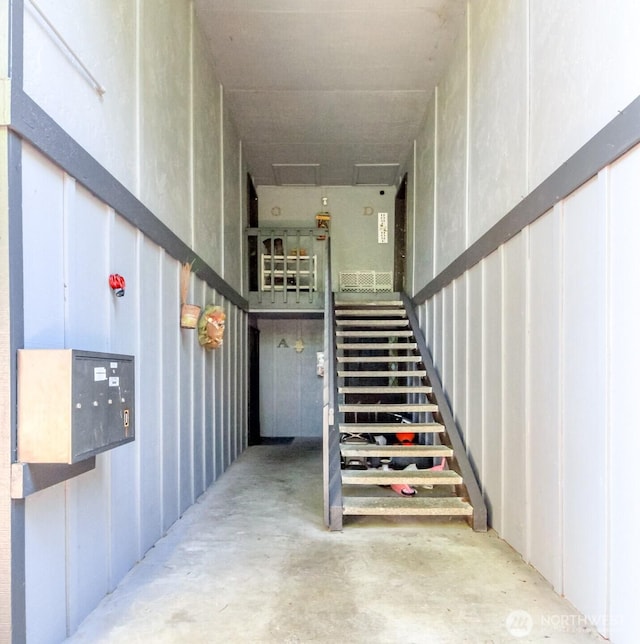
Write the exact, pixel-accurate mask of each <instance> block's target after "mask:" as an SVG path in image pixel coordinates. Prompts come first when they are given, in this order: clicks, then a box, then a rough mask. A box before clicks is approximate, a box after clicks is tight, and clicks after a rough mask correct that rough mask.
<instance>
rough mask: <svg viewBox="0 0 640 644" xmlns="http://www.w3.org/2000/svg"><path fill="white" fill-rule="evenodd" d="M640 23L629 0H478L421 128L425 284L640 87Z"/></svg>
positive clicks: (417, 205)
mask: <svg viewBox="0 0 640 644" xmlns="http://www.w3.org/2000/svg"><path fill="white" fill-rule="evenodd" d="M639 20H640V5H639V4H638V3H635V2H627V1H625V0H619V1H615V2H613V3H609V2H606V1H605V0H589V1H588V2H586V3H585V2H581V1H580V0H570V1H567V2H562V3H557V2H553V1H551V0H549V1H547V0H543V1H542V2H538V1H536V2H526V1H524V0H522V1H517V2H512V1H511V0H478V1H477V2H476V1H474V2H470V3H469V4H468V10H467V30H466V31H463V32H462V33H459V34H458V37H457V41H456V45H455V47H456V49H455V52H456V53H455V55H454V56H453V57H452V62H451V64H450V66H449V68H448V71H447V73H446V74H445V76H444V77H443V78H442V80H441V82H440V83H439V85H438V87H437V89H436V92H435V94H434V97H433V99H432V100H431V102H430V104H429V106H428V109H427V112H426V116H425V119H424V122H423V126H422V128H421V129H420V131H419V133H418V136H417V142H416V143H417V144H416V152H415V159H414V164H415V165H414V172H413V173H412V179H411V182H410V185H409V190H408V195H409V198H410V201H411V203H412V204H413V209H414V211H415V219H414V221H412V222H410V226H411V228H410V229H412V230H415V243H414V260H413V262H414V266H415V268H414V276H413V279H414V284H415V286H414V288H413V292H417V291H418V290H419V289H420V288H421V287H422V286H423V285H424V284H425V283H426V282H428V281H429V280H430V279H432V278H433V277H434V276H435V275H437V274H438V273H439V272H440V271H441V270H443V269H444V268H445V267H446V266H448V265H449V264H450V263H451V262H452V261H454V260H455V258H456V257H457V256H458V255H459V254H460V253H461V252H463V251H464V249H466V248H468V247H469V246H470V245H471V244H472V243H473V242H474V241H475V240H477V239H478V238H479V237H480V236H481V235H482V234H483V233H484V232H486V231H487V230H488V229H489V228H491V226H492V225H493V224H495V223H496V222H497V221H499V220H500V219H501V218H502V217H503V216H504V215H505V214H506V213H508V212H509V210H511V208H513V207H514V206H515V205H516V204H517V203H519V202H520V201H521V200H522V199H523V198H524V197H525V196H526V195H527V194H529V193H530V192H531V191H532V190H534V189H535V188H536V187H537V186H538V185H540V184H541V183H542V182H543V181H544V180H545V179H546V178H547V177H548V176H549V175H550V174H551V173H552V172H554V171H555V170H557V169H558V168H559V167H560V166H561V165H562V164H563V163H564V162H565V161H566V160H567V159H568V158H569V157H570V156H571V155H572V154H574V153H575V152H576V151H577V150H578V149H579V148H580V147H581V146H582V145H584V144H585V143H586V142H587V141H588V140H589V139H590V138H591V137H592V136H593V135H594V134H596V133H597V132H598V131H599V130H600V129H602V128H603V127H604V126H605V125H606V124H607V123H609V122H610V121H611V120H612V119H613V118H614V117H615V116H616V115H617V114H618V113H619V112H620V111H621V110H623V109H624V108H626V107H627V106H628V105H629V104H630V103H631V102H632V101H633V100H634V99H635V98H636V97H637V96H638V95H639V94H640V74H638V72H637V65H636V61H637V60H638V59H639V58H640V41H639V40H638V38H637V37H636V35H635V34H634V32H633V28H632V27H630V25H635V24H637V23H638V21H639ZM414 177H415V181H414V180H413V178H414Z"/></svg>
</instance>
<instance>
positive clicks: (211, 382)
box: [202, 287, 218, 487]
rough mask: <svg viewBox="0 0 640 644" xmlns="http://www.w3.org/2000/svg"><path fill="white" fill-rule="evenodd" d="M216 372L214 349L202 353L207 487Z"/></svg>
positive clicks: (212, 469)
mask: <svg viewBox="0 0 640 644" xmlns="http://www.w3.org/2000/svg"><path fill="white" fill-rule="evenodd" d="M205 294H206V295H205V298H204V302H205V303H206V304H207V305H208V304H211V303H213V301H214V294H213V289H211V288H209V287H207V288H206V289H205ZM215 379H216V374H215V351H205V353H204V383H203V392H202V398H203V400H202V402H203V405H204V443H203V452H204V454H203V455H204V461H205V487H209V485H211V483H213V481H215V479H216V441H215V431H216V407H217V406H218V405H217V398H216V382H215Z"/></svg>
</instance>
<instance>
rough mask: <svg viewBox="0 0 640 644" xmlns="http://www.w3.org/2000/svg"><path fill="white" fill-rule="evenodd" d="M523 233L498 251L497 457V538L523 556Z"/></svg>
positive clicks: (525, 425) (525, 493)
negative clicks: (499, 462)
mask: <svg viewBox="0 0 640 644" xmlns="http://www.w3.org/2000/svg"><path fill="white" fill-rule="evenodd" d="M527 248H528V232H524V233H520V234H519V235H516V236H515V237H514V238H512V239H511V240H509V242H507V243H506V244H505V245H504V247H503V276H502V284H503V303H504V306H503V308H502V360H503V371H502V422H503V429H502V445H503V447H502V453H503V458H504V460H503V468H502V471H503V479H502V485H503V509H502V514H503V523H502V531H501V536H502V537H503V538H504V539H505V540H506V541H508V542H509V543H510V544H511V545H512V546H513V547H514V548H515V549H516V550H517V551H518V552H526V549H527V541H526V537H527V534H526V530H527V523H526V521H527V512H526V508H527V504H528V502H529V498H528V490H527V481H528V476H527V467H528V461H527V449H526V448H527V443H526V441H527V428H528V417H527V415H526V387H527V373H528V367H529V365H528V362H527V359H528V356H527V352H526V346H527V341H528V336H529V330H528V328H527V326H526V322H527Z"/></svg>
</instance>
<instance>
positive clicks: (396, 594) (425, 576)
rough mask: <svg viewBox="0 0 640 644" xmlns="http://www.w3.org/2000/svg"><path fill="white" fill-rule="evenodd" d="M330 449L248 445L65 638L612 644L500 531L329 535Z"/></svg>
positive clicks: (374, 524) (377, 525) (285, 643)
mask: <svg viewBox="0 0 640 644" xmlns="http://www.w3.org/2000/svg"><path fill="white" fill-rule="evenodd" d="M321 458H322V456H321V446H320V443H319V442H318V441H316V440H310V439H296V440H295V441H294V442H293V443H291V444H290V445H260V446H256V447H251V448H249V449H248V450H247V451H246V452H245V453H244V454H243V455H242V456H241V457H240V458H239V459H238V460H237V461H236V462H235V463H234V464H233V465H232V466H231V467H230V468H229V470H228V471H227V472H226V473H225V474H224V475H223V476H222V477H221V478H220V479H219V480H218V482H217V483H215V485H213V486H212V487H211V488H210V489H209V490H208V491H207V492H206V493H205V494H203V495H202V497H201V498H200V499H199V500H198V502H197V503H196V504H195V505H194V506H192V507H191V508H190V509H189V510H188V511H187V512H186V513H185V515H184V516H183V518H182V519H181V520H179V521H178V522H177V523H176V524H175V525H174V526H173V527H172V528H171V530H170V531H169V533H168V534H167V535H166V537H164V538H163V539H161V540H160V541H159V542H158V543H157V544H156V546H155V547H154V548H152V549H151V551H149V552H148V553H147V555H146V556H145V558H144V559H143V560H142V561H141V562H140V563H139V564H138V565H137V566H136V567H135V568H134V569H133V570H132V571H131V572H130V573H129V574H128V575H127V576H126V577H125V579H124V580H123V581H122V583H121V584H120V586H119V587H118V588H117V589H116V590H115V592H113V593H112V594H111V595H109V596H107V597H106V598H105V599H104V600H103V601H102V603H101V604H100V606H99V607H98V608H97V609H96V610H95V611H94V612H93V613H92V614H91V615H89V617H88V618H87V619H86V620H85V621H84V622H83V623H82V624H81V626H80V629H79V630H78V631H77V633H76V634H75V635H74V636H73V637H71V638H70V639H69V640H67V641H68V642H75V643H81V642H90V643H91V644H96V643H100V642H117V643H125V642H126V643H127V644H132V643H135V642H142V643H145V644H146V643H151V642H153V643H154V644H159V643H165V642H166V643H174V642H189V643H190V644H200V643H202V644H205V643H206V644H210V643H218V642H220V643H223V642H224V643H225V644H227V643H232V644H235V643H238V644H244V643H247V644H271V643H274V644H275V643H278V644H294V643H301V642H327V643H329V642H331V643H332V644H333V643H337V642H353V643H356V644H360V643H362V644H365V643H366V644H375V643H380V644H396V643H397V644H410V643H415V644H418V643H429V644H431V643H439V642H443V643H444V642H447V643H448V642H451V643H456V644H458V643H462V642H510V641H513V642H541V641H548V642H588V641H591V642H596V641H605V640H603V639H602V638H600V637H599V636H598V635H597V634H596V633H595V631H593V630H592V629H590V628H589V627H588V626H587V625H586V624H585V623H584V620H583V619H582V618H581V617H580V615H579V614H578V613H577V612H576V610H575V609H574V608H573V607H572V606H571V605H570V604H569V603H568V602H566V601H565V600H563V599H562V598H561V597H559V596H558V595H556V594H555V593H554V592H553V590H552V589H551V587H550V586H549V584H548V583H547V582H546V581H545V580H544V579H543V578H542V577H541V576H540V575H539V574H538V573H537V572H536V571H535V570H534V569H532V568H531V567H530V566H528V565H526V564H525V563H524V562H523V561H522V559H521V558H520V557H519V555H518V554H517V553H515V552H514V551H513V550H512V549H511V548H510V547H509V546H508V545H507V544H506V543H505V542H504V541H501V540H500V539H499V538H498V537H497V536H496V534H495V533H493V532H489V533H484V534H481V533H474V532H473V531H472V530H471V529H470V528H469V527H468V526H467V524H466V523H465V522H464V521H462V522H461V521H458V520H453V521H450V520H446V519H445V520H442V519H438V520H431V519H412V518H410V517H401V518H389V519H387V518H355V517H354V518H350V519H347V520H346V522H345V529H344V531H343V532H334V533H332V532H328V531H327V530H326V529H325V528H324V526H323V520H322V487H321ZM523 611H524V612H523Z"/></svg>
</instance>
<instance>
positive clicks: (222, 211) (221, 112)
mask: <svg viewBox="0 0 640 644" xmlns="http://www.w3.org/2000/svg"><path fill="white" fill-rule="evenodd" d="M218 87H219V89H220V91H219V92H218V95H219V108H220V109H219V117H220V124H219V125H220V163H219V165H218V168H219V170H218V171H219V173H220V249H221V251H222V253H221V255H222V256H221V258H220V273H221V274H222V276H223V277H224V274H225V255H226V253H225V252H224V229H225V224H226V217H225V207H224V197H225V195H224V193H225V185H224V180H225V168H224V148H225V137H224V86H223V85H222V83H219V84H218ZM225 469H226V468H225Z"/></svg>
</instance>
